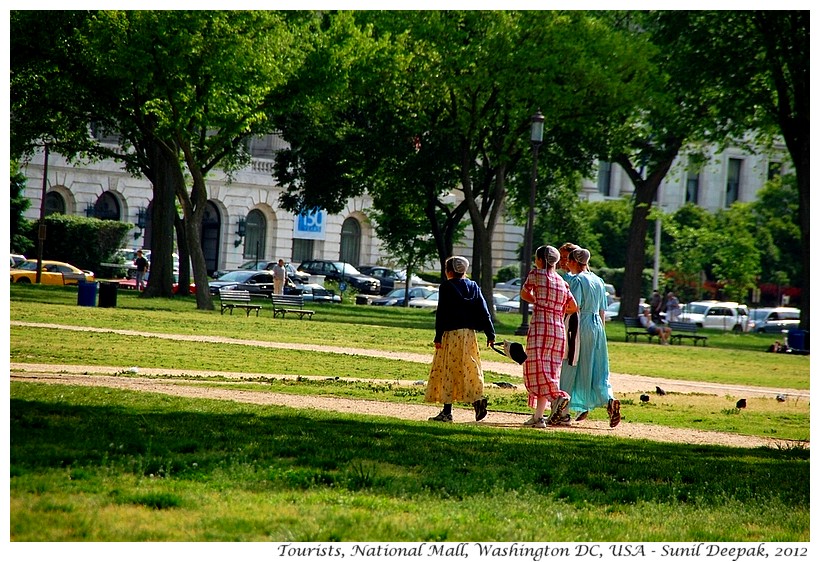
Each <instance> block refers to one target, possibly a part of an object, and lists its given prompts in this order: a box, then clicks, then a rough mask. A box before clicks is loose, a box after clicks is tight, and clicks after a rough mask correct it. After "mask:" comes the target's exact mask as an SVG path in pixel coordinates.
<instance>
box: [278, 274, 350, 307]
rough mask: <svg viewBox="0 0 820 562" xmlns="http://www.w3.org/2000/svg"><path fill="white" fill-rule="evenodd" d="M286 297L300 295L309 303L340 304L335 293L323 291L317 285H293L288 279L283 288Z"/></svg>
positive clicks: (340, 300) (322, 288)
mask: <svg viewBox="0 0 820 562" xmlns="http://www.w3.org/2000/svg"><path fill="white" fill-rule="evenodd" d="M285 294H286V295H302V297H303V298H304V299H305V301H306V302H307V301H311V302H331V303H333V302H336V303H340V302H342V297H341V296H339V295H337V294H336V291H331V290H330V289H325V288H324V287H322V286H321V285H319V284H318V283H299V282H298V281H296V282H295V283H294V282H292V281H291V280H290V279H288V283H287V285H286V286H285Z"/></svg>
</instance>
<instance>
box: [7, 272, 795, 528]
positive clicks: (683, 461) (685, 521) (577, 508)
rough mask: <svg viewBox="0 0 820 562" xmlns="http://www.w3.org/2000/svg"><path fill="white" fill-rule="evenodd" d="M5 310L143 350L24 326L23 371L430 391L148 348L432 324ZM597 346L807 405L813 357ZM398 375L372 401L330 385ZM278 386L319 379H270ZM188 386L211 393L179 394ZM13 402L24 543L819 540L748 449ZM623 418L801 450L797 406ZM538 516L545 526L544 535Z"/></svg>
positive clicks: (348, 316) (428, 320) (381, 345)
mask: <svg viewBox="0 0 820 562" xmlns="http://www.w3.org/2000/svg"><path fill="white" fill-rule="evenodd" d="M10 297H11V300H10V304H9V306H10V318H11V320H12V321H24V322H36V323H59V324H65V325H75V326H94V327H99V328H113V329H120V330H133V331H135V332H136V334H135V335H121V334H113V333H94V334H91V333H84V332H71V331H65V330H54V329H49V328H34V327H28V326H23V327H21V326H12V327H11V335H10V344H11V345H10V357H11V359H12V361H14V362H23V363H25V362H31V363H35V362H47V363H68V364H97V365H100V364H104V365H111V364H112V359H117V360H119V361H120V363H116V364H119V365H122V366H123V367H128V366H131V365H133V364H139V365H140V366H143V367H148V366H155V367H157V368H160V369H162V368H168V369H171V368H174V369H190V370H192V371H193V370H212V371H216V372H217V373H219V372H227V371H238V372H247V373H257V374H258V375H253V376H250V377H248V378H247V380H243V381H239V382H237V381H233V382H226V381H227V378H226V377H220V376H218V374H217V376H214V377H211V378H210V379H208V380H207V381H206V384H213V385H228V384H230V385H233V386H239V387H242V388H249V389H253V390H264V391H275V392H294V393H299V394H303V395H306V396H310V395H333V396H348V397H353V398H367V399H380V400H395V401H401V402H418V401H420V400H421V398H420V393H421V390H420V387H415V386H413V385H409V386H408V385H398V384H396V383H394V382H390V381H393V380H397V379H402V380H418V379H426V374H427V367H428V365H426V364H423V363H408V362H399V361H393V360H389V359H383V358H370V357H360V356H349V355H343V354H333V353H319V352H303V351H298V352H297V351H293V350H287V349H284V350H283V349H272V348H264V347H256V346H241V347H240V346H238V345H236V344H221V343H220V344H210V343H209V344H202V343H194V342H185V341H171V340H167V339H161V338H157V337H152V338H150V339H148V338H146V337H144V336H143V335H141V334H151V333H154V334H179V335H218V336H226V335H229V336H230V337H232V338H236V339H243V340H261V341H269V342H280V343H316V342H320V343H323V344H325V345H339V346H352V347H359V348H376V349H383V350H387V351H409V352H415V353H425V352H430V353H432V352H431V350H430V341H431V339H432V330H433V319H432V315H430V314H429V312H424V311H415V310H403V309H392V308H388V309H384V308H382V307H367V306H356V305H340V306H339V305H324V306H323V305H316V306H315V307H313V308H315V309H316V310H317V314H316V317H315V318H314V320H305V321H299V320H289V319H286V320H284V321H282V320H279V319H277V320H273V319H272V318H270V317H269V316H267V315H265V313H264V312H263V315H262V316H260V318H258V319H257V318H256V317H254V316H251V317H250V318H247V317H245V315H243V314H239V315H233V316H231V315H227V316H220V315H219V313H218V312H213V311H210V312H206V311H197V310H195V305H194V301H193V299H172V300H165V299H152V300H147V299H142V298H139V297H138V296H137V295H135V294H133V293H132V294H129V293H127V292H125V291H120V292H119V295H118V302H117V308H111V309H99V308H88V307H78V306H77V305H76V289H70V288H46V287H36V286H34V287H21V286H12V287H11V288H10ZM268 313H269V310H268ZM499 317H500V318H499V323H498V326H497V330H498V333H499V339H501V338H505V337H506V338H509V339H516V337H515V336H514V335H513V334H514V331H515V328H516V327H517V326H518V323H519V321H520V318H517V317H516V316H515V315H499ZM272 328H274V329H272ZM607 330H608V335H609V341H610V360H611V366H612V369H613V371H616V372H626V373H633V374H647V375H654V376H663V377H668V378H679V379H694V380H712V381H714V382H723V383H735V384H753V383H749V382H743V381H749V380H753V381H754V383H756V384H758V385H762V386H773V387H784V388H798V389H801V388H808V385H809V368H808V367H809V361H808V358H807V357H789V356H783V355H775V354H767V353H764V352H763V350H764V349H765V348H766V347H767V346H768V344H769V343H770V340H771V339H772V338H771V337H761V336H757V335H754V334H740V335H738V334H722V333H715V334H712V333H710V334H709V347H707V348H706V349H702V348H694V347H693V346H682V347H677V346H675V347H672V346H664V347H661V346H657V345H649V344H635V343H630V344H626V343H624V342H623V341H622V338H623V331H622V330H623V329H622V327H620V326H613V325H610V326H607ZM518 341H523V340H522V339H521V338H518ZM238 350H241V352H238ZM484 353H485V354H487V355H486V356H485V358H492V359H493V360H496V359H497V358H498V356H495V355H494V354H492V352H491V351H485V352H484ZM388 373H389V375H388V376H387V377H386V378H389V379H390V380H385V382H384V383H381V384H374V383H362V382H346V381H341V380H336V377H337V376H339V375H350V376H365V375H367V378H378V377H374V376H373V375H374V374H377V375H378V374H381V375H382V376H385V375H386V374H388ZM283 374H291V375H314V376H318V377H319V380H314V379H311V380H307V379H306V378H302V379H301V380H296V381H291V380H280V379H281V375H283ZM123 376H125V375H123ZM695 376H699V377H702V378H700V379H696V378H695ZM495 377H499V378H495ZM500 377H501V375H499V374H497V373H489V374H488V380H502V379H501V378H500ZM508 378H509V377H508ZM195 383H197V384H202V383H203V380H202V379H200V378H196V377H182V378H181V380H179V384H195ZM616 390H617V389H616ZM490 392H492V393H493V394H491V399H492V400H493V401H494V404H497V407H498V408H499V409H508V410H510V411H526V408H523V407H522V400H523V399H524V395H523V393H522V392H520V391H519V392H511V391H504V390H495V389H493V390H490ZM10 393H11V396H10V397H11V400H10V435H11V444H10V459H11V463H10V475H11V480H10V507H11V509H10V513H11V519H10V536H11V540H12V541H271V540H272V541H392V542H398V541H409V542H434V541H504V542H509V541H539V542H544V541H555V542H588V541H607V542H620V541H630V542H632V541H681V542H690V541H791V542H802V541H808V540H809V512H810V509H809V451H808V449H807V448H803V447H802V446H800V445H799V444H797V445H791V446H785V445H784V446H782V447H780V448H769V449H738V448H723V447H712V446H699V445H674V444H661V443H654V442H648V441H639V440H628V439H620V438H618V437H617V436H616V435H607V436H606V437H599V436H586V435H581V434H573V433H570V432H525V431H510V430H504V429H499V428H493V427H489V426H488V427H482V426H472V425H467V426H462V425H455V426H452V425H449V426H431V425H430V424H429V423H423V422H408V421H400V420H395V419H380V418H370V417H365V416H356V415H347V414H337V413H323V412H318V411H313V410H298V409H288V408H281V407H271V406H255V405H248V404H236V403H232V402H226V401H216V400H206V399H199V400H193V399H182V398H176V397H169V396H164V395H159V394H151V393H136V392H128V391H120V390H112V389H105V388H80V387H73V386H51V385H39V384H33V383H17V382H15V383H12V384H11V386H10ZM622 401H623V403H624V405H625V408H624V410H625V416H626V417H625V423H628V422H630V421H642V422H644V423H655V424H658V425H669V426H680V427H697V428H702V429H711V430H721V431H732V432H737V433H743V434H753V435H768V436H776V437H779V438H783V439H796V440H808V436H809V412H808V409H809V408H808V404H807V403H806V401H802V402H800V401H791V400H790V401H787V402H786V403H777V402H776V401H774V400H773V399H771V398H749V408H747V409H746V410H742V411H741V410H737V409H736V408H734V399H729V398H728V397H725V396H724V397H721V396H704V395H688V394H687V395H684V394H676V393H669V394H668V395H667V396H664V397H657V396H654V395H653V397H652V400H651V401H650V402H649V403H647V404H643V403H640V402H639V401H638V398H637V395H636V396H631V395H625V396H622ZM603 415H605V414H603V413H601V412H597V411H593V413H592V417H593V419H595V416H603ZM545 506H549V510H548V513H549V524H548V525H545V524H544V519H543V517H542V516H540V515H539V516H534V515H533V514H543V513H544V508H545Z"/></svg>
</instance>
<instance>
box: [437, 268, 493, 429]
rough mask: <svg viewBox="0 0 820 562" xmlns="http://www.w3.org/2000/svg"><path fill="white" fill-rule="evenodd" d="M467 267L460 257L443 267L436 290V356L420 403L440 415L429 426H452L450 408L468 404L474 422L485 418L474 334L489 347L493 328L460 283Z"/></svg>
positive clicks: (476, 295) (476, 294)
mask: <svg viewBox="0 0 820 562" xmlns="http://www.w3.org/2000/svg"><path fill="white" fill-rule="evenodd" d="M469 265H470V262H468V261H467V258H463V257H461V256H452V257H449V258H447V261H445V263H444V273H445V274H446V275H447V281H445V282H444V283H442V284H441V287H439V297H438V307H437V309H436V337H435V339H434V340H433V342H434V343H435V346H436V351H435V355H434V356H433V364H432V366H431V368H430V377H429V378H428V380H427V391H426V392H425V395H424V401H425V402H439V403H443V404H444V409H443V410H442V411H441V412H440V413H439V414H438V415H437V416H434V417H432V418H430V420H431V421H440V422H451V421H453V402H466V403H468V404H472V405H473V408H475V419H476V421H480V420H482V419H484V418H485V417H486V416H487V399H486V398H485V397H484V372H483V371H482V370H481V355H480V352H479V349H478V339H477V338H476V330H481V331H483V332H484V334H485V335H486V336H487V346H488V347H489V346H491V345H492V344H493V343H495V328H494V326H493V321H492V318H491V317H490V311H489V310H488V308H487V302H486V301H485V300H484V296H483V295H482V294H481V289H480V288H479V287H478V285H477V284H476V283H475V281H472V280H470V279H467V278H466V274H467V267H468V266H469Z"/></svg>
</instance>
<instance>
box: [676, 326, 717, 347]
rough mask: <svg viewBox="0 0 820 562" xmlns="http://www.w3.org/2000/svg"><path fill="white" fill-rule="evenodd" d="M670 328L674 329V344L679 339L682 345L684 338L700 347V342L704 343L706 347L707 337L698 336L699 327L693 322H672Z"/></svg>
mask: <svg viewBox="0 0 820 562" xmlns="http://www.w3.org/2000/svg"><path fill="white" fill-rule="evenodd" d="M669 327H670V328H672V338H671V339H672V342H673V343H674V341H675V340H676V339H677V340H678V343H681V341H682V340H683V338H689V339H691V340H692V342H693V345H698V342H702V343H703V347H706V340H707V339H708V338H707V336H701V335H698V326H697V324H695V323H693V322H670V323H669Z"/></svg>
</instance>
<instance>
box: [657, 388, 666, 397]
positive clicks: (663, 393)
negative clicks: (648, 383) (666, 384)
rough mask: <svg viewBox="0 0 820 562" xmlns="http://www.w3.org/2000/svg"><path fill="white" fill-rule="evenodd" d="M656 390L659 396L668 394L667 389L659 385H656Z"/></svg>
mask: <svg viewBox="0 0 820 562" xmlns="http://www.w3.org/2000/svg"><path fill="white" fill-rule="evenodd" d="M655 392H656V393H657V394H658V396H666V391H665V390H664V389H662V388H661V387H659V386H656V387H655Z"/></svg>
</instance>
